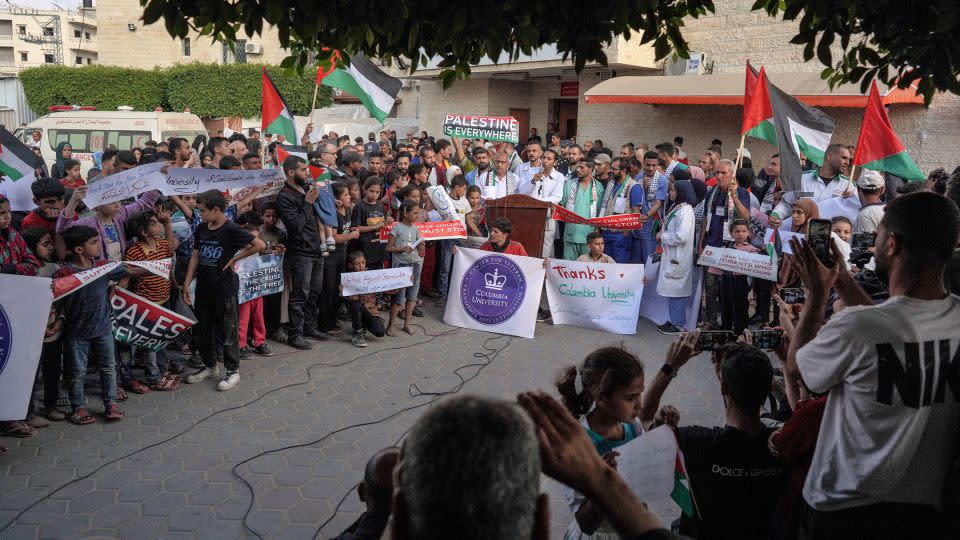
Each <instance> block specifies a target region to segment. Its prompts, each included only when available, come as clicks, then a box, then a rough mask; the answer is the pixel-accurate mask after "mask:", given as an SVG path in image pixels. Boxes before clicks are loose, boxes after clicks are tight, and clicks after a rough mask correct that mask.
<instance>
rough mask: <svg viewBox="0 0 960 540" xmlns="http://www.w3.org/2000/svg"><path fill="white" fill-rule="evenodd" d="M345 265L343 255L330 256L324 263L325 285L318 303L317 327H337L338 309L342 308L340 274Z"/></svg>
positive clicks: (322, 329) (328, 329) (327, 329)
mask: <svg viewBox="0 0 960 540" xmlns="http://www.w3.org/2000/svg"><path fill="white" fill-rule="evenodd" d="M344 266H345V262H344V258H343V257H336V256H330V257H328V258H327V260H326V261H325V262H324V263H323V286H322V287H321V288H320V298H319V300H318V301H317V305H318V307H319V308H320V313H318V314H317V328H318V329H320V330H321V331H323V332H329V331H330V330H333V329H334V328H336V327H337V311H339V309H340V291H339V288H338V285H340V274H341V273H343V268H344Z"/></svg>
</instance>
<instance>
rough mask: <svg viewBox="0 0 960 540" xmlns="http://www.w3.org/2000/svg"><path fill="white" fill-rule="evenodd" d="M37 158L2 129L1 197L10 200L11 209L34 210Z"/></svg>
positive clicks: (0, 137) (0, 148)
mask: <svg viewBox="0 0 960 540" xmlns="http://www.w3.org/2000/svg"><path fill="white" fill-rule="evenodd" d="M36 163H37V156H36V154H34V153H33V150H31V149H30V148H28V147H27V145H25V144H23V143H22V142H20V141H19V140H18V139H17V138H16V137H14V136H13V133H10V132H9V131H7V130H6V129H3V128H0V195H3V196H4V197H6V198H7V199H9V200H10V209H11V210H14V211H28V210H32V209H33V208H34V206H35V205H34V204H33V192H32V191H30V185H31V184H33V181H34V179H35V175H34V173H33V170H34V167H35V165H36Z"/></svg>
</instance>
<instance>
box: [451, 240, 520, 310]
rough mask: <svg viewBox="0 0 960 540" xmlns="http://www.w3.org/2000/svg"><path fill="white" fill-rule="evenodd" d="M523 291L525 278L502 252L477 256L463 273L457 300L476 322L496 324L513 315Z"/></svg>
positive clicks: (517, 308)
mask: <svg viewBox="0 0 960 540" xmlns="http://www.w3.org/2000/svg"><path fill="white" fill-rule="evenodd" d="M526 292H527V280H526V277H525V276H524V275H523V270H521V269H520V266H518V265H517V263H515V262H513V261H512V260H510V259H509V258H508V257H504V256H502V255H487V256H484V257H480V258H479V259H477V260H476V261H474V263H473V264H471V265H470V266H469V267H468V268H467V271H466V272H464V274H463V281H461V282H460V301H461V303H462V304H463V309H464V311H466V312H467V315H469V316H470V318H471V319H473V320H475V321H477V322H478V323H480V324H489V325H494V324H500V323H502V322H504V321H507V320H509V319H510V317H513V316H514V315H515V314H516V313H517V311H519V310H520V306H522V305H523V297H524V295H525V294H526Z"/></svg>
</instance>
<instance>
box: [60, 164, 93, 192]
mask: <svg viewBox="0 0 960 540" xmlns="http://www.w3.org/2000/svg"><path fill="white" fill-rule="evenodd" d="M63 171H64V177H63V178H60V179H59V180H60V184H61V185H62V186H63V187H65V188H68V189H77V188H78V187H80V186H85V185H86V184H87V183H86V182H84V181H83V178H81V177H80V162H79V161H77V160H75V159H65V160H63Z"/></svg>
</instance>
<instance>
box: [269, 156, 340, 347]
mask: <svg viewBox="0 0 960 540" xmlns="http://www.w3.org/2000/svg"><path fill="white" fill-rule="evenodd" d="M283 174H284V175H285V176H286V178H287V181H286V183H285V184H284V185H283V188H281V190H280V193H279V194H278V195H277V201H276V205H277V213H279V214H280V219H281V220H283V224H284V226H285V227H286V228H287V253H286V256H285V259H286V265H287V271H288V273H289V275H290V300H289V301H288V302H287V314H288V316H289V322H288V323H287V324H288V328H287V336H288V337H287V343H288V344H289V345H290V346H291V347H294V348H297V349H300V350H308V349H310V348H312V346H311V345H310V342H308V341H307V340H305V339H304V337H308V338H312V339H318V340H321V341H325V340H328V339H330V336H328V335H327V334H325V333H323V332H321V331H319V330H317V301H318V299H319V297H320V290H321V288H322V286H323V258H322V257H321V253H322V251H323V250H322V247H323V241H322V240H321V239H320V232H319V227H320V223H319V218H318V217H317V213H316V211H315V210H314V208H313V203H314V202H316V200H317V197H319V196H320V191H319V190H318V189H317V186H316V185H314V184H313V183H312V182H311V181H310V172H309V169H308V168H307V162H306V161H304V160H303V158H301V157H298V156H290V157H288V158H287V159H285V160H283Z"/></svg>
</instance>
